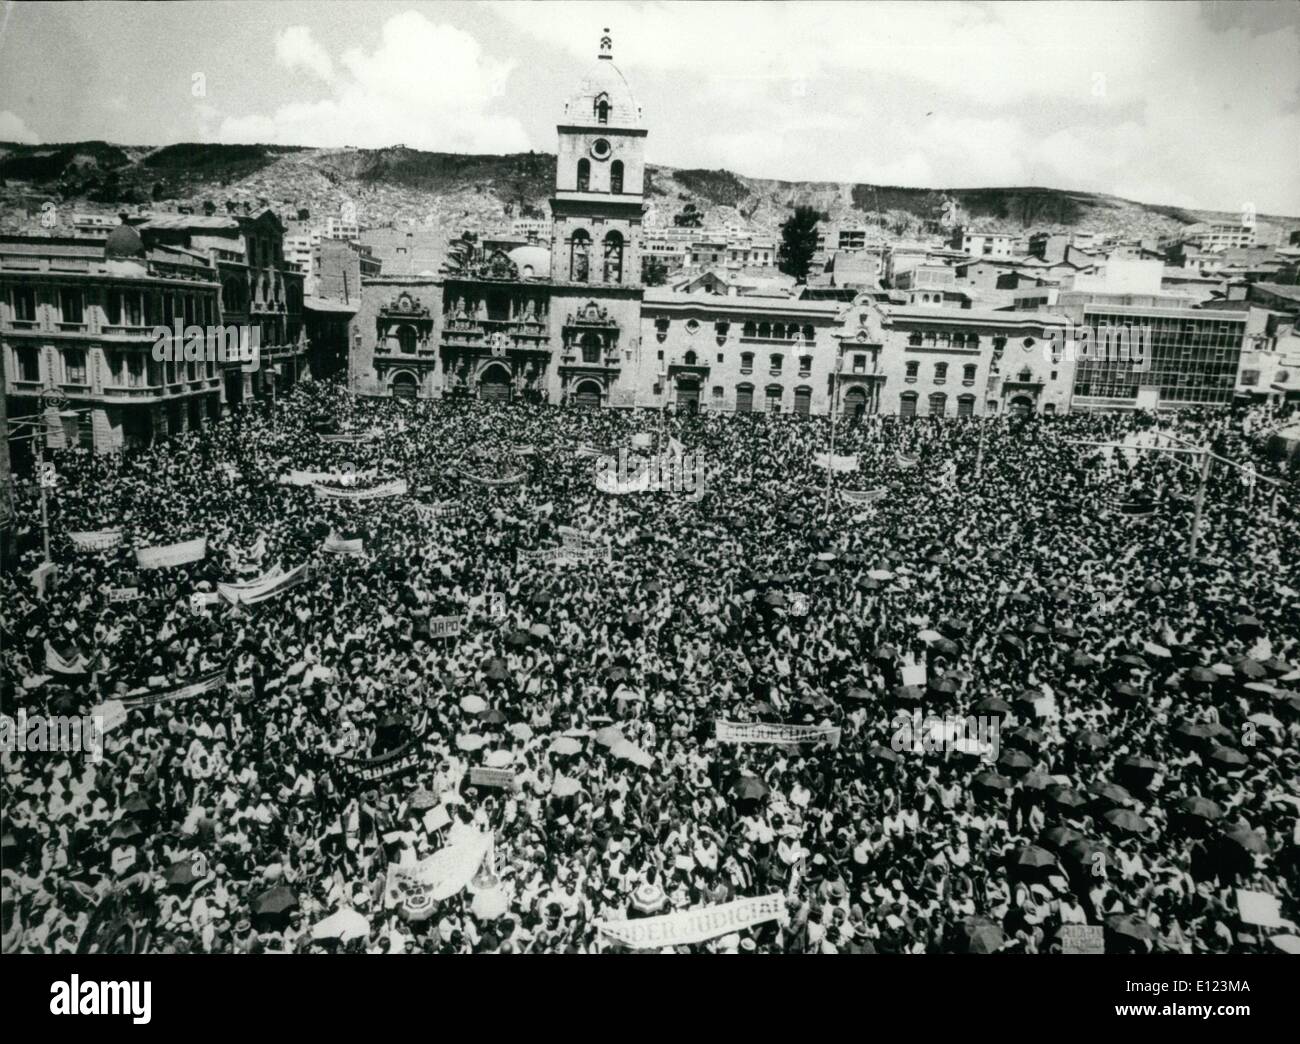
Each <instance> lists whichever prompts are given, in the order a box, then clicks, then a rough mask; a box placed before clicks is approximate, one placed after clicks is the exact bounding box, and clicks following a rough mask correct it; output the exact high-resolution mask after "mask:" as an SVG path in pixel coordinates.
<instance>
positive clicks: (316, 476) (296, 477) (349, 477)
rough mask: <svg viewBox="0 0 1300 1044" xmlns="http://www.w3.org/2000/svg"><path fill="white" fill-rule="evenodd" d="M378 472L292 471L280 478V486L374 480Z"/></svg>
mask: <svg viewBox="0 0 1300 1044" xmlns="http://www.w3.org/2000/svg"><path fill="white" fill-rule="evenodd" d="M377 474H378V472H376V471H374V470H373V469H372V470H370V471H355V472H343V471H290V472H289V473H288V474H285V475H281V476H280V485H282V486H314V485H315V484H316V483H318V482H336V483H339V484H342V483H344V482H351V481H353V480H354V479H355V480H358V481H360V480H362V479H372V478H374V477H375V476H376V475H377Z"/></svg>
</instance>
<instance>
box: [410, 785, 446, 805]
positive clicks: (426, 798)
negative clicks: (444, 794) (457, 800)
mask: <svg viewBox="0 0 1300 1044" xmlns="http://www.w3.org/2000/svg"><path fill="white" fill-rule="evenodd" d="M437 803H438V795H437V794H435V793H434V792H433V791H432V790H426V789H425V788H424V787H420V789H419V790H416V791H415V792H414V793H412V794H411V796H410V797H409V798H407V799H406V804H407V806H408V807H409V808H411V809H413V810H415V811H424V810H425V809H430V808H433V806H434V805H436V804H437Z"/></svg>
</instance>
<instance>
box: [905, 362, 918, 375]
mask: <svg viewBox="0 0 1300 1044" xmlns="http://www.w3.org/2000/svg"><path fill="white" fill-rule="evenodd" d="M920 368H921V364H920V363H919V362H909V363H908V364H907V376H908V377H912V378H915V377H916V371H917V370H919V369H920Z"/></svg>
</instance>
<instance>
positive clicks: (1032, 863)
mask: <svg viewBox="0 0 1300 1044" xmlns="http://www.w3.org/2000/svg"><path fill="white" fill-rule="evenodd" d="M1012 865H1013V866H1017V867H1021V868H1022V869H1025V870H1043V869H1046V868H1054V867H1055V866H1056V856H1055V855H1053V854H1052V853H1051V852H1049V851H1048V850H1047V849H1045V848H1039V847H1038V846H1037V845H1026V846H1025V847H1024V848H1021V849H1019V850H1018V851H1017V852H1016V853H1015V854H1014V855H1013V856H1012Z"/></svg>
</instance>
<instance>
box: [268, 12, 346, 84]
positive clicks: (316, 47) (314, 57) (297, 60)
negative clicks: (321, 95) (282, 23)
mask: <svg viewBox="0 0 1300 1044" xmlns="http://www.w3.org/2000/svg"><path fill="white" fill-rule="evenodd" d="M275 60H276V61H277V62H279V63H280V64H281V65H283V66H284V67H285V68H286V69H307V70H309V71H311V72H314V73H315V74H316V75H317V76H319V77H320V78H321V79H322V80H328V79H330V78H331V77H333V75H334V63H333V62H332V61H331V60H330V56H329V53H328V52H327V51H326V50H325V48H324V47H322V46H321V45H320V44H318V43H317V42H316V40H315V38H314V37H313V36H312V35H311V29H309V28H308V27H307V26H305V25H291V26H290V27H289V28H288V29H286V30H285V31H284V32H282V33H281V34H280V35H279V36H278V37H276V40H275Z"/></svg>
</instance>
